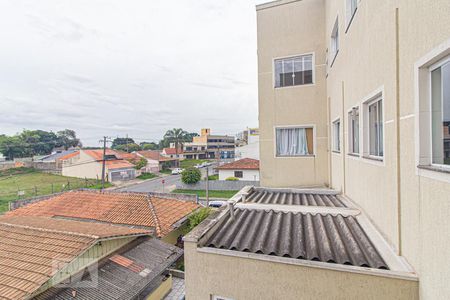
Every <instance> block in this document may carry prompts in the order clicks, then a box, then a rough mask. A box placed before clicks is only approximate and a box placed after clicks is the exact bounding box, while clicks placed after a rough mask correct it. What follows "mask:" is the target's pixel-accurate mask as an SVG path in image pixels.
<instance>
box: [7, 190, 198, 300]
mask: <svg viewBox="0 0 450 300" xmlns="http://www.w3.org/2000/svg"><path fill="white" fill-rule="evenodd" d="M197 208H198V205H197V204H195V203H193V202H188V201H181V200H177V199H174V198H165V199H163V198H159V197H156V196H154V195H149V194H146V193H120V192H99V191H89V190H81V191H71V192H66V193H63V194H59V195H56V196H49V197H44V198H37V199H35V200H34V202H33V201H31V202H29V203H27V202H25V203H24V206H22V207H19V208H17V209H15V210H12V211H9V212H8V213H6V214H5V215H4V216H1V217H0V243H1V244H2V245H3V246H2V247H1V249H0V257H1V260H2V261H3V263H2V266H3V267H2V268H1V269H0V278H1V279H0V282H1V283H2V284H1V286H0V294H1V296H2V297H4V298H6V299H31V298H33V297H37V298H36V299H73V298H86V299H97V298H98V299H136V297H139V298H143V297H148V296H151V295H153V294H154V293H156V294H158V295H160V294H161V293H162V291H161V289H163V291H165V292H164V293H163V294H165V293H167V292H168V291H169V290H170V285H167V284H166V283H164V281H165V280H166V278H168V277H167V271H166V269H167V268H168V267H169V266H170V265H172V264H173V263H174V262H175V261H177V260H178V259H179V258H180V256H181V255H182V251H181V249H179V248H177V247H175V246H173V245H174V244H175V243H176V242H177V239H178V236H179V235H180V234H181V232H182V231H183V226H185V223H186V222H185V221H186V219H187V216H188V215H189V214H190V213H191V212H193V211H194V210H196V209H197ZM130 212H132V213H131V214H130ZM12 253H13V254H14V255H13V256H11V254H12ZM97 266H98V267H99V269H98V270H97ZM86 269H87V270H88V271H89V272H88V273H86ZM91 271H92V272H91ZM92 276H93V277H94V278H91V279H92V280H95V281H93V282H89V281H88V283H90V284H92V285H88V286H86V285H74V284H76V283H78V281H79V279H87V278H86V277H88V278H89V277H92ZM6 283H7V284H6ZM83 284H86V283H85V282H83ZM87 287H88V288H87ZM94 295H95V296H94ZM150 299H151V298H150Z"/></svg>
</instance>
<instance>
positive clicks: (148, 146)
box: [140, 142, 159, 150]
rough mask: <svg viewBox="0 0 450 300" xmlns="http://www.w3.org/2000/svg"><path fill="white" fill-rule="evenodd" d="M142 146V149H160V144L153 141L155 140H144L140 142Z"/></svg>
mask: <svg viewBox="0 0 450 300" xmlns="http://www.w3.org/2000/svg"><path fill="white" fill-rule="evenodd" d="M140 146H141V149H142V150H158V149H159V146H158V144H156V143H153V142H150V143H149V142H143V143H140Z"/></svg>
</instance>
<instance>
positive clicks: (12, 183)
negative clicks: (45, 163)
mask: <svg viewBox="0 0 450 300" xmlns="http://www.w3.org/2000/svg"><path fill="white" fill-rule="evenodd" d="M107 186H110V184H108V185H107ZM85 187H89V188H100V185H97V182H96V180H93V179H88V180H84V179H80V178H73V177H64V176H59V175H53V174H47V173H42V172H38V171H36V170H33V169H26V168H18V169H10V170H7V171H3V172H0V213H2V212H4V211H6V210H8V202H9V201H14V200H17V199H25V198H30V197H34V196H42V195H48V194H51V193H52V192H54V193H58V192H61V191H65V190H71V189H78V188H85Z"/></svg>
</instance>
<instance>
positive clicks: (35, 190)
mask: <svg viewBox="0 0 450 300" xmlns="http://www.w3.org/2000/svg"><path fill="white" fill-rule="evenodd" d="M37 192H38V190H37V186H34V195H35V196H37Z"/></svg>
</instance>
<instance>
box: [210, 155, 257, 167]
mask: <svg viewBox="0 0 450 300" xmlns="http://www.w3.org/2000/svg"><path fill="white" fill-rule="evenodd" d="M216 169H218V170H259V160H257V159H252V158H243V159H240V160H237V161H234V162H231V163H228V164H224V165H222V166H219V167H217V168H216Z"/></svg>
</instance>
